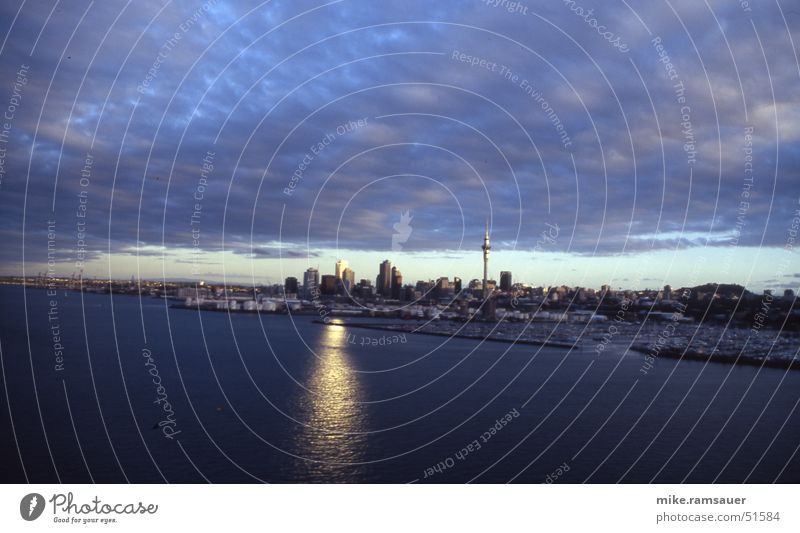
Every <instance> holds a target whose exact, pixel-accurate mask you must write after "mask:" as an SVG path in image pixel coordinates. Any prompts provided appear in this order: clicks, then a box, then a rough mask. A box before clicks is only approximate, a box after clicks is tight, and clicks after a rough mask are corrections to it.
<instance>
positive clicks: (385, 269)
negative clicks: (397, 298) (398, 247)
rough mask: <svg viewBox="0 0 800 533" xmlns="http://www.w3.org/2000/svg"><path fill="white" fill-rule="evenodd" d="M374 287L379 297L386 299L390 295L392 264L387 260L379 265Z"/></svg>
mask: <svg viewBox="0 0 800 533" xmlns="http://www.w3.org/2000/svg"><path fill="white" fill-rule="evenodd" d="M375 285H376V289H377V291H378V294H380V295H381V296H383V297H385V298H388V297H390V296H391V295H392V262H391V261H389V260H388V259H387V260H385V261H384V262H383V263H381V266H380V268H379V269H378V278H377V280H376V281H375Z"/></svg>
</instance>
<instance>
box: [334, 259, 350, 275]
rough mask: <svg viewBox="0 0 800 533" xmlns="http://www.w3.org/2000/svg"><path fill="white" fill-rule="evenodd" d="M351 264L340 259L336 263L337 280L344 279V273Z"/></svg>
mask: <svg viewBox="0 0 800 533" xmlns="http://www.w3.org/2000/svg"><path fill="white" fill-rule="evenodd" d="M348 266H349V264H348V263H347V260H345V259H339V260H338V261H336V279H344V278H343V276H344V271H345V270H346V269H347V267H348Z"/></svg>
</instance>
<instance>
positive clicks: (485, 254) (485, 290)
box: [481, 218, 492, 300]
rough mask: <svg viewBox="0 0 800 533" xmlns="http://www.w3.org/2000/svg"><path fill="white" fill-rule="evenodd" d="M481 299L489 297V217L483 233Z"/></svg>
mask: <svg viewBox="0 0 800 533" xmlns="http://www.w3.org/2000/svg"><path fill="white" fill-rule="evenodd" d="M481 248H482V249H483V299H484V300H485V299H486V298H488V297H489V250H491V249H492V247H491V245H490V244H489V219H488V218H487V219H486V233H485V234H484V235H483V246H481Z"/></svg>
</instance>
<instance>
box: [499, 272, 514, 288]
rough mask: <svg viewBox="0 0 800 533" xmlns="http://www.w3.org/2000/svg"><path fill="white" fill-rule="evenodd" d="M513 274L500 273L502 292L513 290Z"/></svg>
mask: <svg viewBox="0 0 800 533" xmlns="http://www.w3.org/2000/svg"><path fill="white" fill-rule="evenodd" d="M511 285H512V282H511V272H509V271H508V270H504V271H502V272H500V290H501V291H504V292H508V291H510V290H511Z"/></svg>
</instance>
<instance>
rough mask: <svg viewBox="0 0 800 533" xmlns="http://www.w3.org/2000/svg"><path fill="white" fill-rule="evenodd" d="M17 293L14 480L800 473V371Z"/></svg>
mask: <svg viewBox="0 0 800 533" xmlns="http://www.w3.org/2000/svg"><path fill="white" fill-rule="evenodd" d="M0 291H2V300H1V301H2V320H1V321H0V322H1V323H2V326H0V327H1V328H2V329H0V339H1V340H2V357H3V374H4V377H5V384H4V386H5V387H6V391H5V392H6V393H7V394H8V398H9V409H10V412H11V414H12V415H13V432H12V431H11V426H10V423H9V419H8V411H5V410H4V411H5V412H4V413H3V414H2V417H3V425H4V427H6V428H7V430H6V431H4V432H3V435H4V437H3V440H2V452H3V454H4V457H5V458H6V460H4V461H3V465H2V471H1V472H0V474H2V478H3V480H4V481H25V474H27V476H28V480H29V481H31V482H50V481H58V480H61V481H65V482H90V481H96V482H123V481H133V482H163V481H169V482H203V481H205V480H210V481H213V482H253V481H268V482H321V481H328V482H413V481H417V482H466V481H475V482H507V481H516V482H528V483H542V482H546V480H547V477H548V476H550V475H551V474H552V473H553V472H554V471H556V470H557V469H559V468H562V466H563V465H564V464H566V465H567V466H568V468H569V470H568V471H567V470H565V469H563V468H562V471H563V473H562V474H560V475H559V477H558V480H557V482H558V483H579V482H583V481H588V482H616V481H623V482H648V481H656V482H681V481H688V482H711V481H718V482H741V481H748V482H771V481H776V480H777V481H780V482H797V481H798V480H800V465H798V461H797V453H796V452H797V447H798V445H800V430H798V429H797V428H798V422H800V414H798V412H797V409H796V406H797V403H798V399H799V398H800V393H798V390H800V375H798V373H797V372H787V371H784V370H779V369H772V368H763V369H759V368H757V367H748V366H740V365H721V364H711V363H709V364H705V363H701V362H696V361H680V362H679V361H676V360H672V359H656V360H655V361H654V362H653V364H652V368H650V369H649V371H648V372H647V373H646V374H642V372H641V369H642V368H643V365H644V364H645V360H644V356H643V355H642V354H637V353H635V352H628V353H625V354H624V355H623V353H624V350H621V349H619V347H618V345H617V344H616V342H612V343H609V344H608V346H607V348H605V349H604V350H603V351H602V352H600V353H598V352H597V351H595V350H593V349H586V347H584V349H581V350H568V349H563V348H552V347H539V346H532V345H512V344H509V343H496V342H479V341H475V340H468V339H451V338H447V337H436V336H426V335H413V334H408V335H406V336H405V338H404V342H389V340H388V339H384V342H383V343H381V342H380V340H381V337H382V336H383V335H389V336H390V337H391V336H392V335H395V336H396V334H395V333H391V332H385V333H384V332H380V331H369V330H364V329H359V328H345V327H339V326H322V325H319V324H314V323H313V320H314V317H312V316H299V317H290V316H286V315H266V316H259V315H256V314H227V313H203V312H198V311H191V310H185V309H169V308H168V302H166V301H164V300H158V299H152V298H143V299H139V298H137V297H134V296H115V297H113V298H112V297H110V296H108V295H102V294H83V295H82V294H81V293H80V292H62V291H59V292H58V295H57V297H56V298H57V303H58V305H57V308H58V320H59V327H60V338H59V341H60V344H61V345H62V347H63V350H62V355H61V357H62V358H63V360H62V361H61V362H60V363H57V362H56V361H55V354H54V346H53V336H52V334H51V333H52V331H51V324H52V320H50V319H49V318H48V315H49V313H50V308H51V307H52V306H51V302H50V300H51V298H50V297H48V295H47V293H46V291H44V290H40V289H31V288H27V289H23V287H21V286H3V287H0ZM112 304H113V305H112ZM26 324H27V326H26ZM362 338H363V339H369V341H368V342H363V343H362V342H358V340H359V339H362ZM353 340H355V341H356V342H353ZM28 342H30V348H31V349H30V352H29V350H28ZM594 342H596V341H592V343H594ZM590 346H593V344H592V345H590ZM145 350H146V351H145ZM57 364H61V365H63V366H62V369H61V370H57V369H56V365H57ZM154 368H155V369H156V370H155V373H157V375H158V380H159V381H158V384H156V383H154V377H155V376H154V372H153V369H154ZM31 369H33V378H34V379H35V380H34V379H32V375H31ZM159 386H160V387H162V388H161V389H158V387H159ZM34 387H35V389H34ZM4 397H5V394H4ZM165 398H166V400H165ZM165 401H167V402H169V404H170V408H171V411H172V413H173V414H172V416H171V418H170V416H169V415H168V413H166V410H165V409H164V403H165ZM514 410H516V412H517V413H519V415H518V416H514V415H513V413H514V412H515V411H514ZM509 413H512V414H511V415H509ZM509 416H510V417H511V418H510V419H507V417H509ZM165 420H173V421H174V424H161V422H164V421H165ZM502 420H506V423H505V424H503V423H501V421H502ZM498 424H500V429H496V426H497V425H498ZM164 427H169V428H170V430H169V431H166V432H165V431H164V430H163V428H164ZM493 428H494V429H493ZM167 433H170V434H171V435H172V438H169V437H167V436H166V434H167ZM487 434H488V436H487ZM14 436H16V439H17V441H18V443H19V449H20V450H21V454H22V458H23V460H24V465H25V472H23V470H22V468H21V467H20V465H19V461H18V460H15V459H14V458H16V457H18V455H17V453H18V452H17V444H16V443H15V440H14ZM476 442H477V445H478V446H476V445H475V443H476ZM465 449H466V450H467V451H466V452H464V450H465ZM51 456H52V460H51ZM451 465H452V466H451ZM430 472H433V473H430ZM551 479H552V478H551Z"/></svg>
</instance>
